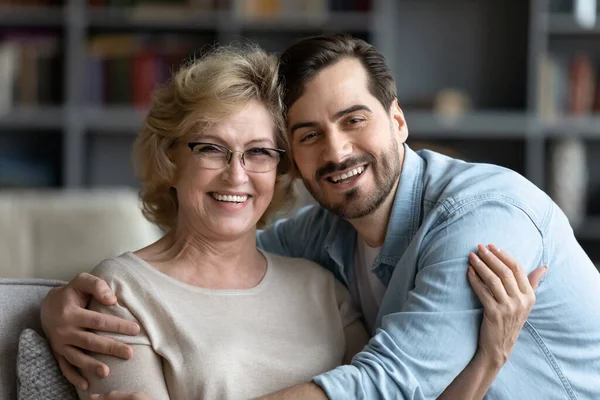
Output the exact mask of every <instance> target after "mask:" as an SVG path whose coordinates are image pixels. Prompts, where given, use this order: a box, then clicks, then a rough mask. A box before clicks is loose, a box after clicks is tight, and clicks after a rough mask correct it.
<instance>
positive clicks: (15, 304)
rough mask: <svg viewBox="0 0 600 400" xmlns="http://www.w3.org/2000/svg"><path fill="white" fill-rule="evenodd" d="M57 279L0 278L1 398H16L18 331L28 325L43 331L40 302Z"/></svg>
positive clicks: (56, 282)
mask: <svg viewBox="0 0 600 400" xmlns="http://www.w3.org/2000/svg"><path fill="white" fill-rule="evenodd" d="M63 284H64V282H62V281H58V280H45V279H13V278H0V399H2V400H5V399H6V400H9V399H16V398H17V374H16V367H17V352H18V344H19V335H20V334H21V332H23V331H24V330H25V329H27V328H31V329H34V330H35V331H37V332H38V333H40V334H43V332H42V329H41V325H40V303H41V301H42V299H43V298H44V297H45V296H46V294H47V293H48V292H49V291H50V290H51V289H52V288H53V287H56V286H59V285H63Z"/></svg>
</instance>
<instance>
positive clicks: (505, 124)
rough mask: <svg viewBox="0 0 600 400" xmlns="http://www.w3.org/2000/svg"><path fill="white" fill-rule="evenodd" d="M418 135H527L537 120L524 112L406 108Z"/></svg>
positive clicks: (468, 136) (510, 136)
mask: <svg viewBox="0 0 600 400" xmlns="http://www.w3.org/2000/svg"><path fill="white" fill-rule="evenodd" d="M404 115H405V117H406V122H407V124H408V131H409V132H410V133H411V135H412V136H413V137H415V138H437V139H444V138H472V139H494V138H524V137H526V136H527V132H528V131H529V130H530V129H531V128H532V127H533V126H534V124H535V120H534V119H533V118H531V117H528V116H527V115H526V114H525V113H522V112H472V113H467V114H464V115H462V116H457V117H448V116H444V115H441V114H436V113H432V112H428V111H410V110H408V111H405V112H404Z"/></svg>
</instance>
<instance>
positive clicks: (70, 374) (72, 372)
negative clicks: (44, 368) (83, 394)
mask: <svg viewBox="0 0 600 400" xmlns="http://www.w3.org/2000/svg"><path fill="white" fill-rule="evenodd" d="M55 357H56V360H57V361H58V366H59V368H60V370H61V371H62V373H63V375H64V376H65V378H67V380H68V381H69V382H71V384H72V385H74V386H77V387H78V388H79V389H81V390H87V388H88V381H87V380H85V378H84V377H83V376H81V374H80V373H79V372H78V371H77V369H76V368H75V367H73V366H72V365H71V364H69V363H68V362H67V360H66V359H65V358H64V357H63V356H61V355H58V354H55Z"/></svg>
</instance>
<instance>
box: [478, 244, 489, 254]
mask: <svg viewBox="0 0 600 400" xmlns="http://www.w3.org/2000/svg"><path fill="white" fill-rule="evenodd" d="M479 251H480V252H482V253H483V254H485V253H487V252H488V251H489V250H488V249H487V247H485V246H484V245H479Z"/></svg>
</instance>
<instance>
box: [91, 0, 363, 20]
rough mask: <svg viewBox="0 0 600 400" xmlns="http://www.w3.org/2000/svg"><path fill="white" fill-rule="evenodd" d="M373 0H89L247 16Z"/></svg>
mask: <svg viewBox="0 0 600 400" xmlns="http://www.w3.org/2000/svg"><path fill="white" fill-rule="evenodd" d="M371 2H372V0H88V5H89V6H91V7H134V8H144V7H149V8H161V7H163V8H164V7H193V8H197V9H205V10H232V11H234V12H235V13H236V14H240V15H246V16H265V17H266V16H275V15H295V14H318V13H327V12H328V11H368V10H370V9H371Z"/></svg>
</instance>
